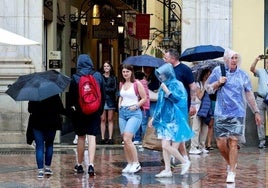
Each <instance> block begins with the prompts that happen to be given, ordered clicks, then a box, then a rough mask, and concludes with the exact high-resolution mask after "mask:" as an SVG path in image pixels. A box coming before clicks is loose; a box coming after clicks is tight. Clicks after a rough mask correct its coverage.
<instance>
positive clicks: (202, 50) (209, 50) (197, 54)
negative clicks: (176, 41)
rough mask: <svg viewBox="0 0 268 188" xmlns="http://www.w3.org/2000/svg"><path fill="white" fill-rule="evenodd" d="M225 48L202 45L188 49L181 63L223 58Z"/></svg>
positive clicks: (183, 54)
mask: <svg viewBox="0 0 268 188" xmlns="http://www.w3.org/2000/svg"><path fill="white" fill-rule="evenodd" d="M223 54H224V48H222V47H220V46H213V45H200V46H195V47H192V48H187V49H186V50H185V51H184V52H183V53H182V54H181V57H180V61H188V62H193V61H203V60H208V59H215V58H219V57H222V56H223Z"/></svg>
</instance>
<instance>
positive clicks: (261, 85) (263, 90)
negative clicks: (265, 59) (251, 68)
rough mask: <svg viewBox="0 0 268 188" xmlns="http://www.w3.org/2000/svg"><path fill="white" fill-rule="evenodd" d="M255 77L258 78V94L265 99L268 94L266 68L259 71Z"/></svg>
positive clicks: (267, 73)
mask: <svg viewBox="0 0 268 188" xmlns="http://www.w3.org/2000/svg"><path fill="white" fill-rule="evenodd" d="M254 76H255V77H258V78H259V80H258V94H259V95H261V96H262V97H265V96H266V95H267V94H268V72H267V70H265V69H264V68H262V69H257V70H256V74H254Z"/></svg>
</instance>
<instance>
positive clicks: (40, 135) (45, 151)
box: [33, 129, 56, 169]
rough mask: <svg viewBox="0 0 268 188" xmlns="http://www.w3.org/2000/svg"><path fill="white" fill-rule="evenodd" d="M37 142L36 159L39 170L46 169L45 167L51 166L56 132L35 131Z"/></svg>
mask: <svg viewBox="0 0 268 188" xmlns="http://www.w3.org/2000/svg"><path fill="white" fill-rule="evenodd" d="M33 134H34V140H35V144H36V146H35V150H36V153H35V157H36V163H37V167H38V169H42V168H44V157H45V165H46V166H50V165H51V161H52V156H53V143H54V139H55V135H56V131H40V130H36V129H33Z"/></svg>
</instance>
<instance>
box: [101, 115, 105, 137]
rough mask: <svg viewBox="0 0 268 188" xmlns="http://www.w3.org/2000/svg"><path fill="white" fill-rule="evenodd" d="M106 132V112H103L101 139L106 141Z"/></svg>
mask: <svg viewBox="0 0 268 188" xmlns="http://www.w3.org/2000/svg"><path fill="white" fill-rule="evenodd" d="M105 131H106V110H104V111H103V113H102V115H101V139H102V140H104V139H105Z"/></svg>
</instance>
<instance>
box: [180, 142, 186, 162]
mask: <svg viewBox="0 0 268 188" xmlns="http://www.w3.org/2000/svg"><path fill="white" fill-rule="evenodd" d="M178 147H179V151H180V153H181V155H182V156H183V157H187V158H188V154H187V151H186V146H185V142H181V143H180V144H179V146H178Z"/></svg>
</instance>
